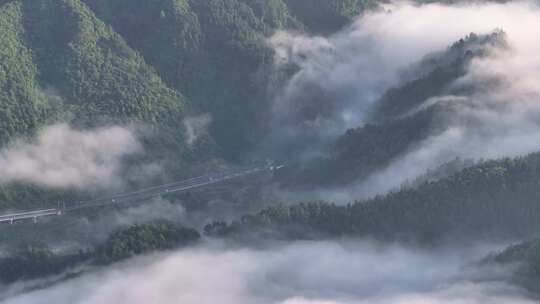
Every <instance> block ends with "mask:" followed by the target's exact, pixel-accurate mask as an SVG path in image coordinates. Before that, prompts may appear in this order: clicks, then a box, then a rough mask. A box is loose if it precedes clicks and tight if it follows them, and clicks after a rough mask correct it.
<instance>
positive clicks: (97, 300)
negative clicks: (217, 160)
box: [4, 241, 533, 304]
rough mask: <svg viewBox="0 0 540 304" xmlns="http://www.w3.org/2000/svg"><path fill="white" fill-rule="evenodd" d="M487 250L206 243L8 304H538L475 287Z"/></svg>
mask: <svg viewBox="0 0 540 304" xmlns="http://www.w3.org/2000/svg"><path fill="white" fill-rule="evenodd" d="M489 249H491V247H489V246H487V247H483V246H478V247H476V248H460V249H448V248H446V249H440V250H433V251H423V250H413V249H409V248H403V247H400V246H397V245H380V244H379V245H378V244H373V243H370V242H367V241H355V242H339V243H338V242H319V243H311V242H301V243H295V244H288V245H287V244H286V245H278V246H276V247H273V248H271V249H267V250H255V249H230V248H224V247H223V246H221V245H217V246H205V247H201V248H195V249H190V250H184V251H179V252H175V253H169V254H159V255H154V256H149V257H146V258H138V259H134V260H132V261H128V262H127V263H124V264H122V265H117V266H116V267H114V268H112V269H109V270H104V271H102V272H99V273H93V274H88V275H85V276H83V277H80V278H77V279H73V280H71V281H69V282H66V283H62V284H59V285H57V286H54V287H50V288H47V289H45V290H41V291H36V292H31V293H29V294H26V295H22V296H19V297H15V298H12V299H9V300H6V301H4V303H6V304H26V303H32V304H39V303H58V304H62V303H66V304H67V303H69V304H79V303H84V304H106V303H118V302H127V303H133V304H137V303H141V304H143V303H145V304H146V303H160V304H168V303H170V304H173V303H200V304H205V303H223V304H228V303H230V304H242V303H246V304H248V303H249V304H252V303H283V304H285V303H286V304H292V303H294V304H298V303H381V304H383V303H394V304H395V303H454V304H455V303H467V304H474V303H478V304H480V303H513V304H518V303H519V304H522V303H523V304H525V303H533V302H532V301H530V300H527V299H526V298H525V297H524V296H522V295H520V291H519V289H516V288H514V287H511V286H508V285H505V284H503V283H500V282H488V281H486V282H481V281H478V280H473V279H475V278H476V279H478V278H479V277H480V276H479V275H478V273H476V274H475V273H474V272H472V271H470V268H469V267H467V266H466V264H467V263H469V262H471V261H474V260H475V259H478V258H479V257H481V256H483V254H485V252H487V251H488V250H489Z"/></svg>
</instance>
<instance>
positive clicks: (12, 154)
mask: <svg viewBox="0 0 540 304" xmlns="http://www.w3.org/2000/svg"><path fill="white" fill-rule="evenodd" d="M141 151H142V147H141V145H140V144H139V142H138V141H137V139H136V137H135V135H134V134H133V133H132V132H131V131H130V130H129V129H127V128H124V127H118V126H114V127H107V128H99V129H94V130H85V131H81V130H76V129H73V128H71V127H70V126H69V125H67V124H57V125H53V126H49V127H46V128H44V129H43V130H42V131H41V132H39V134H37V137H36V138H35V140H31V141H18V142H14V143H12V144H11V145H10V146H8V147H6V148H4V149H3V150H1V151H0V183H2V184H8V183H13V182H23V183H32V184H36V185H39V186H44V187H51V188H77V189H83V188H92V187H100V188H102V187H112V186H115V185H118V184H119V180H118V174H119V171H120V170H121V167H122V159H123V157H125V156H127V155H131V154H135V153H140V152H141Z"/></svg>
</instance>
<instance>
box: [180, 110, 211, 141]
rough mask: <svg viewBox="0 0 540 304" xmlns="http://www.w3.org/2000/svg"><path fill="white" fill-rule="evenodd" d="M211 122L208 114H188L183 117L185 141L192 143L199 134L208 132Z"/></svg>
mask: <svg viewBox="0 0 540 304" xmlns="http://www.w3.org/2000/svg"><path fill="white" fill-rule="evenodd" d="M211 123H212V116H211V115H210V114H202V115H199V116H190V117H186V118H185V119H184V128H185V136H186V143H187V144H188V145H190V146H191V145H193V144H194V143H195V142H196V141H197V139H199V137H201V135H204V134H207V133H208V127H209V126H210V124H211Z"/></svg>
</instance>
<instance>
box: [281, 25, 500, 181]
mask: <svg viewBox="0 0 540 304" xmlns="http://www.w3.org/2000/svg"><path fill="white" fill-rule="evenodd" d="M506 39H507V38H506V34H505V33H504V32H502V31H496V32H494V33H492V34H489V35H476V34H474V33H473V34H470V35H469V36H467V37H466V38H464V39H461V40H459V41H457V42H455V43H454V44H452V45H451V46H449V47H448V49H446V50H444V51H441V52H437V53H433V54H430V55H428V56H426V58H424V59H423V60H422V61H420V62H418V63H416V64H415V65H413V66H412V67H410V68H409V69H407V70H406V71H404V72H403V79H402V81H401V82H400V85H398V86H396V87H394V88H390V89H389V90H388V91H386V93H385V94H384V95H383V96H382V97H381V98H380V100H378V101H377V102H376V103H375V106H374V108H373V109H372V110H371V112H372V113H371V118H370V121H369V122H368V123H367V124H365V125H363V126H361V127H359V128H356V129H350V130H348V131H347V132H345V134H343V135H342V136H340V137H339V138H337V139H336V141H335V143H334V144H333V146H331V147H330V148H329V150H330V152H329V154H330V155H329V156H324V157H320V158H316V159H313V160H310V161H309V162H306V163H303V164H300V165H298V166H296V167H290V168H288V171H286V172H284V173H283V174H282V177H281V178H282V183H283V184H287V185H288V186H289V187H290V186H291V185H292V186H293V187H305V188H313V187H321V186H331V185H344V184H349V183H352V182H355V181H358V180H361V179H363V178H365V177H367V176H368V175H369V174H371V173H374V172H375V171H377V170H379V169H382V168H385V167H386V166H388V165H389V164H390V162H391V161H393V160H394V159H395V158H396V157H398V156H400V155H403V153H405V152H407V151H409V150H410V149H412V148H414V147H415V145H417V144H418V143H419V142H421V141H422V140H424V139H426V138H428V137H429V136H436V135H438V134H440V133H442V132H443V131H445V130H446V129H447V127H448V125H447V124H446V122H447V121H448V120H449V118H448V117H453V116H454V112H455V111H456V109H455V108H454V106H457V105H458V104H459V102H460V98H458V97H454V96H458V95H461V96H467V95H469V94H472V93H473V92H474V90H475V88H472V87H466V86H460V87H456V86H453V84H454V82H455V81H456V80H457V79H459V78H460V77H462V76H464V75H465V73H466V71H467V69H468V67H469V65H470V63H471V61H472V60H474V59H477V58H481V57H484V56H486V55H487V54H488V53H489V52H491V51H492V50H493V48H496V49H500V48H502V49H504V48H507V42H506ZM439 96H449V97H448V98H447V100H443V102H430V98H436V97H439ZM461 98H463V97H461ZM467 123H468V122H467V121H463V122H462V124H463V125H465V124H467Z"/></svg>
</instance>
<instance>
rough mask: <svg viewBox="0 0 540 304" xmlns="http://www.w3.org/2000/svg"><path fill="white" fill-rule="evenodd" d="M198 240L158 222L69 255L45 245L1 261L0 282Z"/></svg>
mask: <svg viewBox="0 0 540 304" xmlns="http://www.w3.org/2000/svg"><path fill="white" fill-rule="evenodd" d="M199 238H200V235H199V233H198V232H197V231H196V230H194V229H189V228H184V227H182V226H179V225H176V224H172V223H169V222H160V223H154V224H140V225H134V226H131V227H128V228H126V229H124V230H120V231H118V232H115V233H113V234H112V235H110V236H109V238H108V239H107V241H106V242H105V243H103V244H101V245H99V246H97V248H96V249H92V250H86V251H79V252H77V253H72V254H62V253H54V252H52V251H51V250H50V249H49V248H48V247H47V246H45V245H44V246H34V247H28V248H24V249H23V250H20V251H16V252H14V253H12V254H11V255H10V256H8V257H2V258H0V282H1V283H11V282H15V281H18V280H24V279H33V278H38V277H44V276H49V275H55V274H60V273H62V272H63V271H65V270H67V269H69V268H72V267H75V266H80V265H82V264H83V263H86V264H99V265H103V264H110V263H114V262H117V261H120V260H123V259H127V258H130V257H133V256H136V255H140V254H144V253H149V252H153V251H163V250H169V249H175V248H179V247H183V246H186V245H189V244H191V243H193V242H195V241H197V240H198V239H199Z"/></svg>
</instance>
